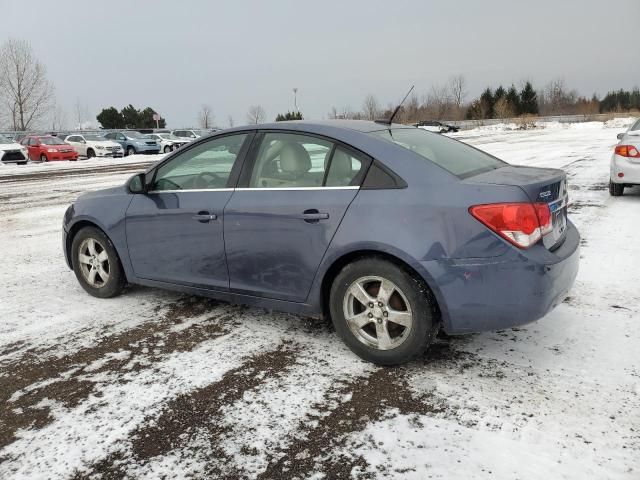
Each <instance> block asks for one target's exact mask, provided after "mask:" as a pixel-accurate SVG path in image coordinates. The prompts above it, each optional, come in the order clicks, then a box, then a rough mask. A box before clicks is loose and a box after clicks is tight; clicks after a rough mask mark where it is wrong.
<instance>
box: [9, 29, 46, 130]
mask: <svg viewBox="0 0 640 480" xmlns="http://www.w3.org/2000/svg"><path fill="white" fill-rule="evenodd" d="M53 98H54V90H53V84H52V83H51V82H50V81H49V80H47V75H46V69H45V67H44V65H43V64H42V63H40V62H39V61H38V59H36V58H35V57H34V55H33V52H32V50H31V45H30V44H29V42H27V41H25V40H17V39H9V40H7V41H6V42H5V43H4V44H3V45H2V47H0V101H2V103H4V105H5V106H6V108H7V109H8V110H9V112H10V115H11V123H12V124H13V125H12V127H13V129H14V130H21V131H24V130H27V129H29V128H32V127H33V126H34V125H35V124H36V123H37V122H38V121H39V120H40V119H41V118H42V117H43V116H44V115H46V114H47V113H48V112H49V110H50V109H51V106H52V103H53Z"/></svg>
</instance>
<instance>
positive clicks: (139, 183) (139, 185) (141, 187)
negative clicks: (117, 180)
mask: <svg viewBox="0 0 640 480" xmlns="http://www.w3.org/2000/svg"><path fill="white" fill-rule="evenodd" d="M128 187H129V191H130V192H131V193H135V194H138V193H147V191H148V189H147V183H146V175H145V174H144V173H138V174H137V175H134V176H133V177H131V179H130V180H129V185H128Z"/></svg>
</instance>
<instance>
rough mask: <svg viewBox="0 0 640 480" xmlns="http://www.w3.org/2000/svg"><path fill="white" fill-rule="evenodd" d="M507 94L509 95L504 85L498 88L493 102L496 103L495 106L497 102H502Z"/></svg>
mask: <svg viewBox="0 0 640 480" xmlns="http://www.w3.org/2000/svg"><path fill="white" fill-rule="evenodd" d="M506 94H507V91H506V90H505V89H504V87H503V86H502V85H500V86H499V87H498V88H496V91H495V93H494V94H493V102H494V104H495V102H497V101H498V100H500V99H501V98H502V97H504V96H505V95H506Z"/></svg>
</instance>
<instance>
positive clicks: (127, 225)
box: [63, 121, 580, 365]
mask: <svg viewBox="0 0 640 480" xmlns="http://www.w3.org/2000/svg"><path fill="white" fill-rule="evenodd" d="M565 182H566V175H565V173H564V172H563V171H561V170H555V169H540V168H528V167H519V166H512V165H509V164H507V163H505V162H503V161H501V160H498V159H497V158H495V157H492V156H490V155H488V154H486V153H483V152H481V151H479V150H476V149H475V148H472V147H470V146H468V145H466V144H464V143H461V142H458V141H456V140H452V139H450V138H447V137H443V136H441V135H437V134H433V133H429V132H426V131H424V130H420V129H416V128H414V127H405V126H401V125H386V124H380V123H374V122H357V121H329V122H317V123H314V122H304V121H303V122H279V123H275V124H268V125H252V126H246V127H241V128H234V129H229V130H225V131H222V132H219V133H216V134H213V135H209V136H206V137H203V138H200V139H198V140H195V141H194V142H192V143H190V144H188V145H186V146H184V147H182V148H180V149H178V150H177V151H175V152H173V153H171V154H169V155H168V156H167V157H166V158H165V159H164V160H163V161H161V162H160V163H158V164H156V165H155V166H153V167H151V168H150V169H149V170H147V171H146V172H144V173H141V174H138V175H135V176H134V177H132V178H131V179H130V180H129V181H128V182H127V183H126V184H125V185H123V186H120V187H115V188H110V189H107V190H103V191H98V192H92V193H87V194H84V195H82V196H81V197H80V198H78V200H77V201H76V202H75V203H74V204H73V205H71V206H70V207H69V209H68V210H67V211H66V213H65V215H64V229H63V230H64V239H63V245H64V254H65V257H66V260H67V264H68V265H69V267H70V268H73V270H74V271H75V274H76V277H77V278H78V280H79V282H80V284H81V285H82V286H83V288H84V289H85V290H86V291H87V292H89V293H90V294H92V295H94V296H97V297H112V296H114V295H117V294H119V293H120V292H121V291H122V288H123V287H124V285H125V284H126V283H127V282H128V283H134V284H141V285H148V286H155V287H164V288H171V289H176V290H180V291H183V292H189V293H193V294H199V295H206V296H211V297H214V298H218V299H222V300H226V301H230V302H237V303H244V304H250V305H257V306H261V307H266V308H273V309H279V310H284V311H288V312H296V313H300V314H304V315H311V316H320V315H329V316H330V317H331V319H332V320H333V323H334V325H335V328H336V330H337V332H338V333H339V334H340V336H341V337H342V338H343V339H344V340H345V342H346V343H347V344H348V345H349V347H350V348H351V349H352V350H353V351H354V352H356V353H357V354H358V355H360V356H361V357H363V358H365V359H368V360H371V361H373V362H376V363H379V364H386V365H389V364H397V363H401V362H404V361H407V360H408V359H410V358H412V357H413V356H414V355H417V354H419V353H420V352H422V351H423V350H424V349H425V348H426V346H427V345H428V344H429V342H430V341H431V339H432V338H433V336H434V335H435V333H436V332H437V331H438V329H440V328H443V329H444V330H445V331H446V332H447V333H450V334H456V333H465V332H475V331H480V330H491V329H501V328H506V327H511V326H515V325H520V324H524V323H527V322H531V321H533V320H536V319H539V318H540V317H542V316H543V315H545V314H546V313H547V312H548V311H550V310H551V309H552V308H553V307H554V306H555V305H557V304H558V303H560V302H561V301H562V300H563V299H564V298H565V296H566V295H567V292H568V290H569V288H570V287H571V285H572V284H573V281H574V279H575V277H576V274H577V271H578V261H579V260H578V258H579V240H580V238H579V234H578V231H577V230H576V228H575V227H574V225H573V224H572V223H571V222H570V221H568V220H567V189H566V183H565Z"/></svg>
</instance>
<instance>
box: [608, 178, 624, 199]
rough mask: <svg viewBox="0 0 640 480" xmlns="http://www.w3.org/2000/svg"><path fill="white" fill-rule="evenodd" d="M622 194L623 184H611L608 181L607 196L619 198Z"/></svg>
mask: <svg viewBox="0 0 640 480" xmlns="http://www.w3.org/2000/svg"><path fill="white" fill-rule="evenodd" d="M623 193H624V184H623V183H613V182H612V181H611V180H609V195H611V196H612V197H619V196H621V195H622V194H623Z"/></svg>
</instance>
